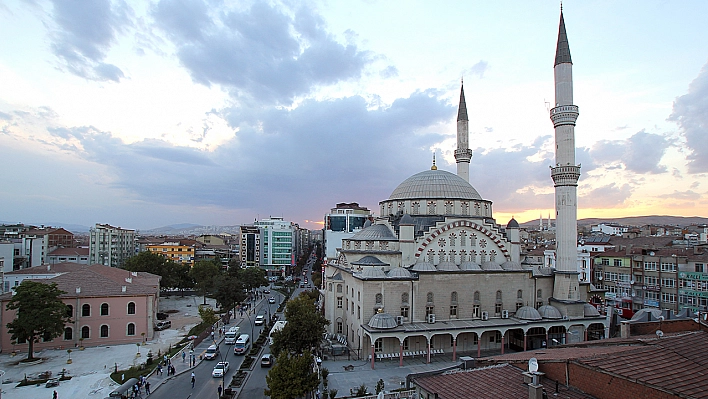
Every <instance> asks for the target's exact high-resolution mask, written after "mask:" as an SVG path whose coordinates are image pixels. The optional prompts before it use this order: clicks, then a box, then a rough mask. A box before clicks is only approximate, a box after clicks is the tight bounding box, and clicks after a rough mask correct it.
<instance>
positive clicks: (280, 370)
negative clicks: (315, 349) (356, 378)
mask: <svg viewBox="0 0 708 399" xmlns="http://www.w3.org/2000/svg"><path fill="white" fill-rule="evenodd" d="M288 324H290V323H288ZM313 361H314V359H313V357H312V354H311V353H310V352H307V351H306V352H305V353H302V354H297V355H290V354H287V353H281V354H280V356H278V360H276V362H275V366H273V368H272V369H271V370H270V372H269V373H268V375H266V384H268V388H267V389H265V390H264V391H263V393H264V394H265V395H266V396H270V398H271V399H293V398H301V397H304V396H305V395H307V394H308V393H309V392H312V391H314V390H315V389H316V388H317V386H318V385H319V383H320V381H319V378H318V377H317V374H316V373H314V372H313V371H312V366H313Z"/></svg>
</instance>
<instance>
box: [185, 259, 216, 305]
mask: <svg viewBox="0 0 708 399" xmlns="http://www.w3.org/2000/svg"><path fill="white" fill-rule="evenodd" d="M189 276H190V277H191V278H192V279H193V280H194V284H195V286H196V288H197V291H198V292H199V294H200V295H203V296H204V304H206V296H207V294H209V293H211V292H212V290H213V289H214V287H215V282H216V279H217V277H220V276H221V263H220V262H218V261H212V260H200V261H199V262H197V263H195V264H194V266H192V270H190V271H189Z"/></svg>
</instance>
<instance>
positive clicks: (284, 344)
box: [270, 294, 329, 356]
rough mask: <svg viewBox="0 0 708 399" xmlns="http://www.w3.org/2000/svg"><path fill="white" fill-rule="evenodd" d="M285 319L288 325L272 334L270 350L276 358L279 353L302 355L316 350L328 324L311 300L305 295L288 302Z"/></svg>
mask: <svg viewBox="0 0 708 399" xmlns="http://www.w3.org/2000/svg"><path fill="white" fill-rule="evenodd" d="M285 319H286V320H287V321H288V324H286V325H285V327H283V329H282V330H280V331H278V332H276V333H274V334H273V345H271V348H270V350H271V352H272V353H273V354H275V355H276V356H277V355H279V354H280V352H286V353H290V354H302V353H305V352H308V351H312V350H313V349H316V348H317V347H318V346H319V344H320V340H321V339H322V334H324V332H325V326H326V325H328V324H329V321H328V320H327V319H325V318H324V316H322V314H321V313H319V312H318V311H317V308H316V307H315V303H314V301H313V300H312V298H311V297H309V296H308V295H306V294H305V295H300V296H298V297H297V298H295V299H291V300H289V301H288V304H287V307H286V308H285Z"/></svg>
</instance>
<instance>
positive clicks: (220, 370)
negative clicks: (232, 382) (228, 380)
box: [211, 362, 229, 378]
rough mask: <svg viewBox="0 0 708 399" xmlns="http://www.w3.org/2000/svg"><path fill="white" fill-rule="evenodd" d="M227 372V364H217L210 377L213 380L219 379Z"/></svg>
mask: <svg viewBox="0 0 708 399" xmlns="http://www.w3.org/2000/svg"><path fill="white" fill-rule="evenodd" d="M227 371H229V362H219V363H217V364H216V366H214V370H213V371H212V372H211V376H212V377H214V378H221V377H223V376H224V374H226V372H227Z"/></svg>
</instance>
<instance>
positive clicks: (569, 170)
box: [548, 9, 581, 303]
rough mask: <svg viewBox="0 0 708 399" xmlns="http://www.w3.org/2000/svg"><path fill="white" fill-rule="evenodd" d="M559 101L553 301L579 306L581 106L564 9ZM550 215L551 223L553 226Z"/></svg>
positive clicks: (557, 67) (554, 115)
mask: <svg viewBox="0 0 708 399" xmlns="http://www.w3.org/2000/svg"><path fill="white" fill-rule="evenodd" d="M553 75H554V78H555V89H556V90H555V91H556V100H555V107H554V108H552V109H551V111H550V114H551V121H553V127H554V129H555V139H556V164H555V166H554V167H551V178H553V183H554V186H555V191H556V274H555V281H554V286H553V298H554V299H556V300H559V301H566V302H568V301H569V302H572V303H577V302H579V301H580V300H581V299H580V292H579V284H578V274H579V273H578V266H577V261H578V250H577V240H578V179H579V178H580V166H579V165H576V163H575V121H576V120H577V119H578V107H577V106H576V105H573V62H572V61H571V59H570V47H569V46H568V36H567V35H566V32H565V21H564V20H563V11H562V9H561V15H560V24H559V25H558V44H557V47H556V60H555V64H554V66H553ZM550 223H551V220H550V215H549V218H548V224H549V227H550Z"/></svg>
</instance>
